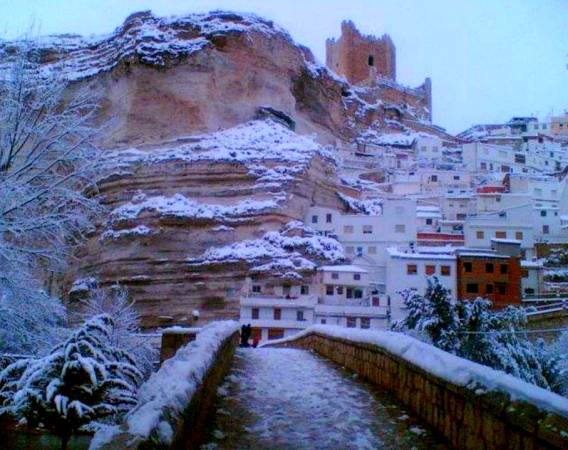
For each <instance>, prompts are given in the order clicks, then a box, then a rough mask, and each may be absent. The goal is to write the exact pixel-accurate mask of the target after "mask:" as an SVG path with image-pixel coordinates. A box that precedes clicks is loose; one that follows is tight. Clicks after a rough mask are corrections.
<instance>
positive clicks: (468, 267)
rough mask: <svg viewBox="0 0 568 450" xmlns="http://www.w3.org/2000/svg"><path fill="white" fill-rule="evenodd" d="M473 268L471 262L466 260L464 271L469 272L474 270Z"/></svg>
mask: <svg viewBox="0 0 568 450" xmlns="http://www.w3.org/2000/svg"><path fill="white" fill-rule="evenodd" d="M472 269H473V267H472V265H471V263H470V262H464V263H463V271H464V272H468V273H469V272H472Z"/></svg>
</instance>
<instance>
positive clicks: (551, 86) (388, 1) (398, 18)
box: [0, 0, 568, 133]
mask: <svg viewBox="0 0 568 450" xmlns="http://www.w3.org/2000/svg"><path fill="white" fill-rule="evenodd" d="M147 9H151V10H152V11H153V12H154V13H156V14H159V15H171V14H184V13H190V12H204V11H210V10H213V9H225V10H233V11H240V12H254V13H256V14H259V15H261V16H264V17H267V18H270V19H273V20H274V21H275V22H277V23H278V24H280V25H282V26H283V27H284V28H286V29H287V30H288V31H289V32H290V33H291V35H292V37H293V38H294V40H295V41H296V42H298V43H301V44H304V45H306V46H308V47H309V48H310V49H311V50H312V51H313V52H314V54H315V55H316V58H318V59H319V60H320V61H325V39H326V38H327V37H331V36H338V35H339V32H340V23H341V21H342V20H344V19H351V20H353V21H354V22H355V24H356V25H357V26H358V27H359V29H360V30H361V31H362V32H364V33H366V34H375V35H381V34H383V33H389V34H390V35H391V37H392V39H393V41H394V43H395V45H396V50H397V78H398V81H399V82H400V83H403V84H406V85H410V86H417V85H419V84H421V83H422V82H423V80H424V78H425V77H427V76H429V77H431V78H432V84H433V114H434V123H436V124H437V125H440V126H443V127H446V128H447V129H448V130H449V131H450V132H453V133H457V132H459V131H462V130H463V129H465V128H467V127H469V126H470V125H472V124H477V123H493V122H504V121H507V120H508V119H509V118H510V117H512V116H514V115H517V116H518V115H537V116H538V117H540V118H544V117H546V116H547V115H549V114H550V113H551V112H554V113H560V112H563V111H564V110H565V109H568V70H567V64H568V0H475V1H474V0H302V1H299V0H0V36H1V37H4V38H8V39H12V38H15V37H17V36H18V35H20V34H22V32H25V31H26V30H27V29H29V27H30V24H31V23H34V24H35V28H36V29H39V32H40V34H55V33H78V34H85V35H90V34H101V33H108V32H111V31H112V30H113V29H114V28H116V27H117V26H119V25H120V24H121V23H122V21H123V20H124V18H125V17H126V16H128V15H129V14H130V13H133V12H136V11H141V10H147Z"/></svg>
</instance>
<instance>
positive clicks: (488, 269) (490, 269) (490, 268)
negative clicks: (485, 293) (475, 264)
mask: <svg viewBox="0 0 568 450" xmlns="http://www.w3.org/2000/svg"><path fill="white" fill-rule="evenodd" d="M493 271H494V267H493V263H487V264H485V273H493Z"/></svg>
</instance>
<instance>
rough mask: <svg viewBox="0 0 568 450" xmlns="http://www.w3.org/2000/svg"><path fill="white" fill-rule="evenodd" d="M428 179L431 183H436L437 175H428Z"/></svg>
mask: <svg viewBox="0 0 568 450" xmlns="http://www.w3.org/2000/svg"><path fill="white" fill-rule="evenodd" d="M430 181H432V182H433V183H437V182H438V175H432V176H431V177H430Z"/></svg>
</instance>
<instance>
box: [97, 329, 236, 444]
mask: <svg viewBox="0 0 568 450" xmlns="http://www.w3.org/2000/svg"><path fill="white" fill-rule="evenodd" d="M238 343H239V332H238V331H235V332H233V333H232V334H231V335H229V336H228V337H227V338H226V339H224V341H223V342H222V343H220V345H219V347H218V349H217V351H216V352H215V356H214V361H213V363H212V364H211V365H210V367H209V369H208V370H207V373H206V374H205V375H204V377H203V378H202V379H201V380H200V382H199V385H198V387H197V390H196V391H195V392H194V393H193V395H191V398H190V400H189V403H188V405H187V407H186V408H185V409H184V411H183V414H181V415H180V416H178V414H177V413H176V412H175V411H174V410H163V411H162V412H161V417H162V418H163V420H165V421H167V423H168V424H169V426H171V427H172V429H173V436H168V441H169V443H166V442H164V441H163V440H162V439H163V436H161V434H160V433H162V431H161V430H160V427H159V426H158V430H157V432H155V431H152V432H151V433H150V435H149V436H148V437H144V436H141V435H140V434H137V433H135V432H134V431H133V430H131V429H129V428H128V417H127V418H126V420H125V423H124V424H123V425H122V426H121V430H120V431H119V432H118V433H114V435H112V436H109V437H101V440H99V439H98V438H97V436H96V435H95V438H94V439H93V443H92V445H91V447H90V448H91V449H97V450H100V449H104V450H133V449H150V448H172V449H185V450H193V449H199V448H200V446H201V445H202V444H203V443H204V441H205V439H206V437H207V432H208V428H207V427H208V426H209V423H210V422H211V418H212V416H213V414H214V412H215V410H214V403H215V399H216V395H217V388H218V387H219V385H220V384H221V383H222V381H223V378H224V377H225V375H226V374H227V372H228V371H229V368H230V366H231V364H232V361H233V355H234V353H235V349H236V347H237V345H238ZM174 384H175V383H174ZM143 407H144V406H143V405H142V408H143ZM166 409H167V408H166ZM138 419H139V418H138ZM138 425H139V424H137V427H138ZM138 428H139V427H138Z"/></svg>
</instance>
